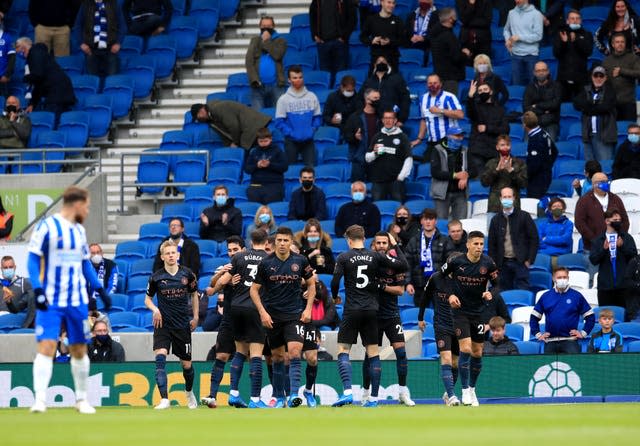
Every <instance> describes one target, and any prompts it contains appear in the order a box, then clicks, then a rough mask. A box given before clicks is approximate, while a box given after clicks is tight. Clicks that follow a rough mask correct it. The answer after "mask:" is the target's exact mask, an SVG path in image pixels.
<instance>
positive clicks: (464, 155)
mask: <svg viewBox="0 0 640 446" xmlns="http://www.w3.org/2000/svg"><path fill="white" fill-rule="evenodd" d="M463 139H464V132H463V131H462V129H461V128H460V127H449V128H448V129H447V139H446V140H442V141H441V142H440V143H438V144H436V146H435V147H434V149H433V152H431V176H432V179H431V198H433V201H434V202H435V204H436V213H437V215H438V218H443V219H448V218H449V216H451V218H453V219H456V220H459V219H462V218H467V197H468V195H469V185H468V181H469V177H472V176H475V171H474V170H473V166H471V165H470V164H469V156H468V153H469V149H468V147H466V146H464V145H463ZM449 210H451V213H449Z"/></svg>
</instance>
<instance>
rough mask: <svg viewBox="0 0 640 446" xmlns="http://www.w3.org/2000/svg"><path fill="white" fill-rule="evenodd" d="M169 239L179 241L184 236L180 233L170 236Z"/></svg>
mask: <svg viewBox="0 0 640 446" xmlns="http://www.w3.org/2000/svg"><path fill="white" fill-rule="evenodd" d="M169 237H171V240H178V239H179V238H180V237H182V234H180V233H178V234H169Z"/></svg>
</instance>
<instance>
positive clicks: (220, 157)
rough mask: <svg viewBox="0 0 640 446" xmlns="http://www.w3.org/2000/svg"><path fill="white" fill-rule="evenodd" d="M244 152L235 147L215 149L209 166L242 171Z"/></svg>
mask: <svg viewBox="0 0 640 446" xmlns="http://www.w3.org/2000/svg"><path fill="white" fill-rule="evenodd" d="M244 152H245V151H244V150H242V149H239V148H236V147H225V148H223V149H215V150H214V151H213V153H212V154H211V166H212V167H216V166H218V167H219V166H235V167H239V168H240V169H242V167H243V166H244Z"/></svg>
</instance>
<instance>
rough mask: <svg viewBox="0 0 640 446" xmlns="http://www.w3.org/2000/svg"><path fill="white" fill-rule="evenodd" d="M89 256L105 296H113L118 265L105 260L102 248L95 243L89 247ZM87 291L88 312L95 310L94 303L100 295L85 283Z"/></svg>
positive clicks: (115, 288)
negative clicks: (105, 293)
mask: <svg viewBox="0 0 640 446" xmlns="http://www.w3.org/2000/svg"><path fill="white" fill-rule="evenodd" d="M89 255H91V258H90V260H91V265H92V266H93V269H94V270H95V271H96V276H98V280H99V281H100V283H101V284H102V288H103V289H104V290H105V291H106V292H107V294H113V293H115V292H116V290H117V289H118V265H116V262H114V261H113V260H111V259H105V258H104V253H103V252H102V246H100V245H99V244H97V243H92V244H91V245H89ZM87 287H88V291H89V293H88V294H89V311H92V310H95V309H96V307H97V306H96V301H97V299H98V297H100V293H99V292H98V291H96V290H94V289H93V287H91V284H89V283H87Z"/></svg>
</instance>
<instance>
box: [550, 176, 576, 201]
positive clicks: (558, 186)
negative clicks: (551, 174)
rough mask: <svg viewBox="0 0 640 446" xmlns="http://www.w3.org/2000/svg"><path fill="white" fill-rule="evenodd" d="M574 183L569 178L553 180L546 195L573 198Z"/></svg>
mask: <svg viewBox="0 0 640 446" xmlns="http://www.w3.org/2000/svg"><path fill="white" fill-rule="evenodd" d="M572 181H573V180H571V179H569V178H554V179H552V180H551V183H550V184H549V188H548V189H547V193H546V194H545V195H546V196H548V197H571V196H572V195H573V186H572V185H571V183H572Z"/></svg>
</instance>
